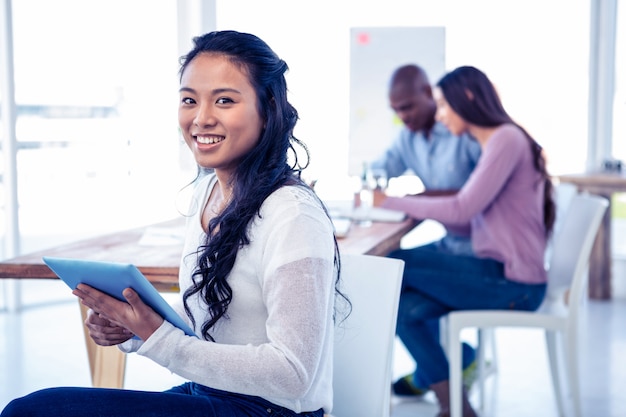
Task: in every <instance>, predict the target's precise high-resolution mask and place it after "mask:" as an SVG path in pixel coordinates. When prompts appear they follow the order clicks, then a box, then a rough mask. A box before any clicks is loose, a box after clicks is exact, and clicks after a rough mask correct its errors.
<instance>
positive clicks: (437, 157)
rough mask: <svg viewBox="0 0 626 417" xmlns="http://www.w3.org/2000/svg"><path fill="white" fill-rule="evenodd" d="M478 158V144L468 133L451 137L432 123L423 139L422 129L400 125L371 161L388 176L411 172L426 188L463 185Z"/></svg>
mask: <svg viewBox="0 0 626 417" xmlns="http://www.w3.org/2000/svg"><path fill="white" fill-rule="evenodd" d="M479 157H480V145H479V144H478V142H476V141H475V140H473V139H471V138H470V137H469V136H468V135H466V134H463V135H461V136H455V135H453V134H452V133H450V131H449V130H448V129H447V128H446V127H445V126H444V125H442V124H441V123H438V122H437V123H435V125H434V126H433V128H432V129H431V131H430V137H429V138H426V136H424V132H422V131H420V132H411V131H410V130H409V129H407V128H406V127H404V128H403V129H402V131H401V132H400V134H399V136H398V137H397V138H396V140H395V141H394V142H393V143H392V144H391V146H390V147H389V148H388V149H387V150H386V151H385V153H384V154H383V155H381V157H380V158H378V159H376V160H375V161H373V162H372V163H371V167H372V168H375V169H384V170H385V171H386V172H387V177H388V178H393V177H398V176H400V175H403V174H406V173H407V172H413V173H414V174H415V175H417V176H418V177H419V179H420V180H421V181H422V183H423V184H424V187H425V188H426V189H427V190H449V189H455V190H458V189H459V188H461V187H462V186H463V184H465V181H466V180H467V178H468V177H469V175H470V173H471V172H472V171H473V170H474V167H475V166H476V163H477V162H478V158H479Z"/></svg>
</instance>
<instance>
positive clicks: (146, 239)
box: [139, 226, 185, 246]
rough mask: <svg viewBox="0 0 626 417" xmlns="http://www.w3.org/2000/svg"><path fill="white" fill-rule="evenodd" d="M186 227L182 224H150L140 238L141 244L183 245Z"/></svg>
mask: <svg viewBox="0 0 626 417" xmlns="http://www.w3.org/2000/svg"><path fill="white" fill-rule="evenodd" d="M184 233H185V228H184V227H181V226H172V227H164V226H150V227H148V228H147V229H146V231H145V232H144V233H143V235H142V236H141V239H139V245H140V246H168V245H182V244H183V243H184V242H185V237H184Z"/></svg>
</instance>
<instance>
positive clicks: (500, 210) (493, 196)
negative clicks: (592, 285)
mask: <svg viewBox="0 0 626 417" xmlns="http://www.w3.org/2000/svg"><path fill="white" fill-rule="evenodd" d="M543 192H544V183H543V181H542V178H541V174H539V173H538V172H537V171H536V170H535V168H534V165H533V157H532V153H531V150H530V146H529V144H528V139H526V137H525V136H524V134H523V133H522V131H521V130H520V129H519V128H517V127H516V126H514V125H510V124H507V125H503V126H501V127H500V128H499V129H497V130H496V131H495V133H494V134H493V136H492V137H491V138H490V139H489V140H488V141H487V144H486V145H485V147H484V148H483V151H482V155H481V157H480V159H479V160H478V164H477V165H476V168H475V170H474V171H473V173H472V174H471V175H470V177H469V179H468V180H467V182H466V183H465V185H464V186H463V188H462V189H461V190H460V191H459V192H458V193H457V194H456V195H454V196H442V197H427V196H421V197H420V196H407V197H401V198H394V197H390V198H387V199H386V200H385V202H384V203H383V206H384V207H387V208H390V209H395V210H401V211H404V212H405V213H407V215H409V216H411V217H414V218H417V219H433V220H437V221H439V222H441V223H444V224H463V223H467V222H468V221H469V222H470V223H471V228H472V246H473V248H474V253H475V254H476V256H477V257H479V258H491V259H495V260H497V261H500V262H502V263H504V275H505V276H506V277H507V278H508V279H510V280H512V281H518V282H522V283H528V284H538V283H545V282H546V271H545V268H544V251H545V248H546V230H545V227H544V224H543Z"/></svg>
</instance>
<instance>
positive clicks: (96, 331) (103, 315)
mask: <svg viewBox="0 0 626 417" xmlns="http://www.w3.org/2000/svg"><path fill="white" fill-rule="evenodd" d="M72 294H74V295H75V296H77V297H78V298H80V300H81V302H82V304H84V305H85V306H87V307H89V308H90V309H91V310H93V313H91V314H89V315H88V316H87V320H86V323H85V324H86V326H87V328H88V329H89V334H90V335H91V337H92V339H93V340H94V342H96V343H97V344H99V345H102V346H110V345H116V344H119V343H122V342H124V341H126V340H128V339H130V338H131V337H132V336H133V335H137V336H138V337H139V338H141V339H142V340H147V339H148V338H149V337H150V336H151V335H152V333H154V332H155V331H156V329H158V328H159V327H160V326H161V324H163V318H162V317H161V316H160V315H159V314H158V313H157V312H156V311H154V310H153V309H152V308H150V307H149V306H148V305H146V304H145V303H144V302H143V301H142V300H141V298H139V295H137V293H136V292H135V291H133V290H132V289H131V288H126V289H125V290H124V292H123V293H122V295H123V296H124V298H126V301H127V302H124V301H120V300H117V299H116V298H114V297H111V296H110V295H108V294H105V293H103V292H102V291H98V290H96V289H95V288H93V287H90V286H88V285H85V284H78V286H77V287H76V289H75V290H74V291H72ZM94 313H96V314H94Z"/></svg>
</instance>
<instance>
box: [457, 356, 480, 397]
mask: <svg viewBox="0 0 626 417" xmlns="http://www.w3.org/2000/svg"><path fill="white" fill-rule="evenodd" d="M461 377H462V379H463V387H464V388H465V390H466V391H469V390H470V388H472V385H474V382H476V379H478V362H477V361H476V359H474V361H473V362H472V363H470V364H469V365H468V366H467V368H465V369H463V374H462V376H461Z"/></svg>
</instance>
